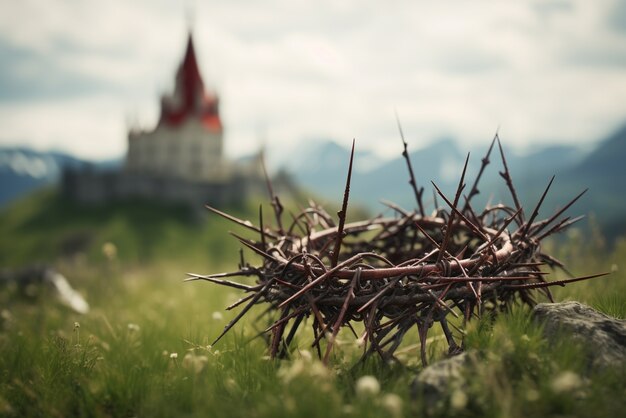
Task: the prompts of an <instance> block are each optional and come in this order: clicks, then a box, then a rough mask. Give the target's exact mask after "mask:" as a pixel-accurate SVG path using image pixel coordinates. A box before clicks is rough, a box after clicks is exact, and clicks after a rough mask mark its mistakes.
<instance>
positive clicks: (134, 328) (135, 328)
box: [128, 323, 141, 332]
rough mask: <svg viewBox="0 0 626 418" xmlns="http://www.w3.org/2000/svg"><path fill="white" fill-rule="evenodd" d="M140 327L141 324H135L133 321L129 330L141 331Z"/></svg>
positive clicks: (129, 325)
mask: <svg viewBox="0 0 626 418" xmlns="http://www.w3.org/2000/svg"><path fill="white" fill-rule="evenodd" d="M140 329H141V327H139V325H137V324H133V323H130V324H128V331H129V332H139V330H140Z"/></svg>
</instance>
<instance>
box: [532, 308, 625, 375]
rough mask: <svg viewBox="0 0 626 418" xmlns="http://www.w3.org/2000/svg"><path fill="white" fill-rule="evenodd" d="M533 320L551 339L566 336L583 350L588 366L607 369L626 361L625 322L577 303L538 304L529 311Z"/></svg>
mask: <svg viewBox="0 0 626 418" xmlns="http://www.w3.org/2000/svg"><path fill="white" fill-rule="evenodd" d="M533 317H534V318H535V320H537V321H539V322H541V323H543V325H544V333H545V335H546V337H547V338H548V339H553V338H555V337H556V336H557V335H559V334H561V333H567V334H570V335H571V336H572V337H573V338H574V339H575V340H577V341H579V342H580V343H581V344H582V345H583V347H585V349H586V351H587V353H588V354H589V363H588V364H589V366H590V367H596V368H608V367H616V366H619V365H624V364H625V363H624V362H625V361H626V321H625V320H619V319H616V318H611V317H610V316H607V315H605V314H603V313H600V312H598V311H596V310H595V309H593V308H591V307H589V306H587V305H583V304H582V303H579V302H563V303H540V304H538V305H537V306H535V308H534V309H533Z"/></svg>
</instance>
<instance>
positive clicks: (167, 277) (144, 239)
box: [0, 192, 626, 418]
mask: <svg viewBox="0 0 626 418" xmlns="http://www.w3.org/2000/svg"><path fill="white" fill-rule="evenodd" d="M268 209H269V207H268ZM255 211H256V210H246V209H245V208H244V209H241V210H240V211H239V212H238V214H239V215H240V216H242V217H247V218H250V219H254V218H255ZM268 220H269V217H268ZM229 229H236V228H234V227H233V226H232V225H228V224H226V223H224V222H222V221H221V220H219V219H218V218H217V217H214V216H213V217H209V218H208V219H207V220H206V222H204V223H202V224H200V225H198V224H194V223H193V222H190V221H188V220H187V219H186V214H185V212H184V211H183V210H182V209H181V208H176V207H163V206H154V205H151V204H149V203H147V202H126V203H122V204H111V205H108V206H106V207H99V208H94V207H86V206H81V205H74V204H69V205H68V204H66V203H65V202H63V201H62V200H61V198H60V197H59V196H57V195H56V194H54V193H52V192H44V193H41V194H39V195H37V196H35V197H32V198H30V199H26V200H24V201H21V202H18V203H17V204H16V205H14V206H13V207H11V208H9V209H7V210H5V211H4V212H2V213H1V214H0V234H2V237H3V238H2V240H0V260H1V263H2V265H3V266H15V265H20V264H23V263H25V262H29V261H32V260H33V259H35V258H36V259H37V260H41V261H47V262H52V263H54V264H55V265H56V267H57V268H58V269H59V270H60V271H62V272H63V273H64V274H65V275H66V276H67V277H68V278H69V280H70V281H71V282H72V283H73V284H74V285H75V287H76V288H77V289H78V290H80V291H81V292H82V293H83V294H84V295H85V296H86V298H87V300H88V301H89V303H90V305H91V307H92V309H91V312H90V313H89V314H88V315H84V316H81V315H78V314H75V313H73V312H71V311H68V310H67V309H65V308H63V307H62V306H60V305H58V304H57V303H56V302H55V301H54V300H53V299H48V298H45V294H44V295H40V297H39V299H38V300H36V301H32V300H29V299H25V298H23V297H21V296H20V295H19V292H17V291H16V290H15V289H12V288H4V289H0V306H1V307H2V308H1V310H2V316H1V318H0V416H2V417H23V416H50V417H56V416H58V417H69V416H77V417H82V416H85V417H118V416H119V417H131V416H137V417H172V416H176V417H185V416H189V417H194V416H212V417H276V416H285V417H325V418H332V417H378V416H391V417H398V416H423V415H424V414H425V413H426V412H429V413H430V414H432V415H434V416H452V415H454V416H475V417H479V416H480V417H483V416H486V417H492V416H493V417H526V416H585V417H587V416H606V417H612V416H616V415H617V414H618V413H619V411H620V410H621V409H623V408H624V406H625V403H624V395H625V394H626V383H625V382H624V379H623V376H624V372H626V370H624V367H623V365H622V366H621V367H618V366H616V367H615V368H614V369H613V370H608V371H600V370H596V371H592V372H591V374H588V373H587V371H586V370H585V367H586V366H585V364H584V362H583V358H584V355H585V353H584V349H583V348H581V347H579V346H577V345H576V344H573V343H572V342H571V341H570V340H568V339H567V338H561V339H560V340H558V341H557V342H556V343H555V344H549V343H548V342H547V341H546V340H545V339H544V338H543V337H542V334H541V329H540V327H539V326H538V325H537V324H535V323H533V322H532V321H531V320H530V319H529V316H528V311H527V310H523V309H517V310H515V311H513V312H512V313H510V314H508V315H502V316H499V317H498V318H497V319H496V320H495V322H491V321H488V320H483V321H475V322H474V323H473V324H471V326H470V329H469V330H468V335H467V337H466V343H467V346H468V348H471V349H474V350H476V352H477V359H476V361H475V363H473V366H472V367H470V368H469V369H468V370H467V376H466V378H467V379H468V381H469V382H470V384H469V385H468V386H466V387H463V388H462V389H458V391H457V392H456V393H455V394H454V395H453V399H444V400H443V401H442V403H441V405H439V406H438V407H437V408H434V409H430V410H428V411H427V410H426V407H425V405H424V404H423V403H422V400H421V399H417V400H412V399H411V397H410V389H409V386H410V382H411V380H412V379H413V377H414V376H415V373H416V372H417V370H419V368H420V365H419V362H418V353H417V350H416V348H415V347H413V346H412V345H413V344H414V343H415V342H416V337H415V336H410V337H409V338H407V340H406V344H405V345H406V350H405V354H404V355H403V359H404V360H405V364H407V365H408V367H405V366H400V365H397V364H396V365H388V364H383V363H381V362H380V361H376V360H373V361H369V362H368V363H367V364H365V365H363V366H359V367H352V366H353V364H354V359H355V357H356V356H357V355H358V348H357V346H356V344H355V342H354V341H353V338H351V337H350V336H349V335H348V334H340V336H339V339H340V341H342V342H343V344H342V345H341V346H340V348H339V349H338V350H336V351H335V353H334V357H333V358H332V362H331V366H330V367H329V368H328V369H325V368H323V367H322V366H321V365H320V364H319V362H317V361H314V360H310V359H309V356H308V352H306V351H303V352H298V351H297V350H294V352H293V353H292V358H291V359H290V360H284V361H271V360H268V359H267V358H266V354H267V353H266V349H265V345H264V342H263V341H262V340H261V339H253V337H254V336H255V335H256V333H257V331H258V330H259V328H260V327H261V324H255V323H254V322H253V321H252V320H246V321H244V322H242V323H240V324H238V325H237V326H236V327H235V328H234V330H233V332H231V333H229V334H228V335H227V336H226V337H225V338H224V339H223V340H222V341H220V342H219V343H218V344H217V345H216V346H215V347H211V346H209V344H210V343H211V341H213V339H214V338H215V337H216V336H217V335H218V334H219V333H220V332H221V330H222V329H223V327H224V325H226V324H227V323H228V321H229V320H230V319H232V317H233V316H234V315H235V314H236V312H225V311H224V310H223V308H224V307H225V306H226V305H228V304H229V303H231V302H233V301H235V300H236V299H237V298H238V297H239V294H238V293H237V292H236V291H231V290H228V289H223V288H218V287H215V286H212V285H210V284H207V283H200V282H192V283H183V282H182V279H183V278H184V276H185V272H187V271H194V272H200V273H209V272H217V271H222V270H225V269H228V268H233V267H234V266H235V265H236V263H237V262H238V257H239V256H238V248H239V246H238V245H237V243H236V241H235V239H233V238H231V237H229V236H228V235H227V231H228V230H229ZM238 232H241V231H238ZM76 236H83V237H88V238H86V239H83V240H81V239H77V238H75V240H74V241H72V239H71V238H72V237H76ZM577 239H578V241H577ZM68 240H69V241H70V243H72V242H74V243H75V244H76V245H75V246H74V247H73V248H71V249H72V250H75V251H69V250H68V249H67V248H65V247H63V243H65V242H67V241H68ZM105 243H112V244H114V245H115V247H116V249H117V254H116V255H115V257H111V256H110V255H109V257H107V256H106V254H104V253H103V246H104V245H105ZM78 244H80V245H78ZM594 245H595V244H585V243H584V242H583V240H582V239H579V238H576V237H575V236H572V237H570V243H569V244H566V245H564V246H559V247H558V248H555V249H554V252H556V253H558V255H559V256H560V257H561V258H563V259H564V261H565V262H566V263H567V264H568V265H570V266H571V267H572V269H573V270H574V273H576V274H589V273H594V272H598V271H604V270H611V268H612V266H613V268H614V269H615V268H617V271H616V272H615V273H613V274H612V275H611V276H610V277H609V278H607V279H600V280H596V281H593V282H585V283H577V284H573V285H571V286H568V287H566V288H559V289H557V291H556V292H555V297H556V298H557V299H558V300H564V299H576V300H580V301H582V302H585V303H589V304H591V305H592V306H594V307H596V308H598V309H600V310H602V311H605V312H607V313H609V314H612V315H615V316H618V317H621V318H625V317H626V280H624V279H625V277H624V276H625V274H624V271H625V269H626V265H623V264H620V262H621V260H624V259H626V241H620V242H618V244H617V246H616V248H615V249H614V250H612V251H607V250H602V248H600V249H599V250H598V248H597V247H594ZM215 312H219V313H221V314H222V315H221V317H220V315H217V314H216V315H214V313H215ZM76 324H78V325H79V326H77V325H76ZM433 335H435V337H436V335H437V334H436V333H434V334H433ZM297 338H298V342H299V347H300V349H301V350H306V348H307V347H308V345H309V343H310V341H311V337H310V336H309V335H307V333H306V332H302V333H301V334H299V335H298V337H297ZM443 351H444V344H442V343H440V342H439V341H438V340H435V341H433V343H432V344H431V346H430V349H429V357H430V359H431V360H435V359H437V358H441V357H443ZM174 353H175V354H176V355H173V354H174ZM364 375H374V376H376V377H377V379H378V380H379V381H380V384H381V391H380V393H379V394H375V395H369V396H368V395H363V394H357V393H356V389H355V387H356V383H355V382H356V381H357V380H358V379H359V378H360V377H361V376H364ZM398 400H400V403H398Z"/></svg>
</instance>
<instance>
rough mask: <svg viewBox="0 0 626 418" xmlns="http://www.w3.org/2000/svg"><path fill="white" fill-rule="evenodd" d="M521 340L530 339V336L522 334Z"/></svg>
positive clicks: (527, 340) (526, 340)
mask: <svg viewBox="0 0 626 418" xmlns="http://www.w3.org/2000/svg"><path fill="white" fill-rule="evenodd" d="M521 340H522V341H524V342H525V343H527V342H529V341H530V337H529V336H528V335H526V334H524V335H522V337H521Z"/></svg>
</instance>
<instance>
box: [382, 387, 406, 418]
mask: <svg viewBox="0 0 626 418" xmlns="http://www.w3.org/2000/svg"><path fill="white" fill-rule="evenodd" d="M382 404H383V407H385V409H386V410H387V411H388V412H389V414H390V415H391V416H392V417H394V418H395V417H401V416H402V398H401V397H399V396H398V395H396V394H395V393H388V394H386V395H385V396H383V400H382Z"/></svg>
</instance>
